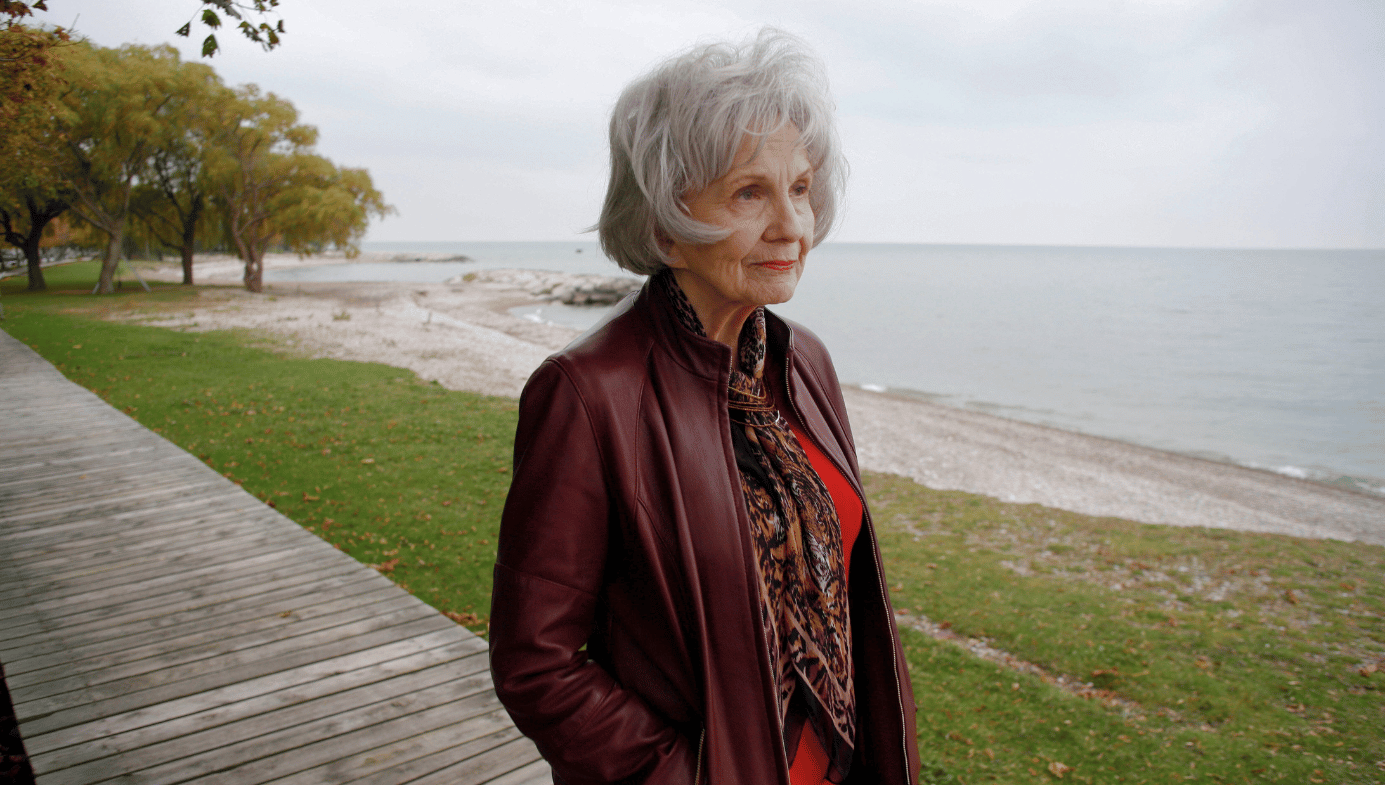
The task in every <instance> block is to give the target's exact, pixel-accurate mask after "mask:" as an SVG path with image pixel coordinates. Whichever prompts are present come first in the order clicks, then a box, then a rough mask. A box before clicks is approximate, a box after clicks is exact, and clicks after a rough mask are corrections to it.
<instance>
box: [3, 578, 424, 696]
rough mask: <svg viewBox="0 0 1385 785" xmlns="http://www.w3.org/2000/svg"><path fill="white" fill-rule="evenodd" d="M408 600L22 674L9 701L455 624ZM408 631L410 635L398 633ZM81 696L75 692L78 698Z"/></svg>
mask: <svg viewBox="0 0 1385 785" xmlns="http://www.w3.org/2000/svg"><path fill="white" fill-rule="evenodd" d="M411 599H412V598H410V597H404V598H401V600H402V601H403V602H402V603H401V604H400V605H397V606H395V609H393V610H391V611H390V612H388V613H385V614H383V615H381V616H377V617H361V616H359V615H358V616H355V617H354V618H353V619H352V620H351V621H348V622H347V623H344V624H338V625H337V626H335V627H332V628H330V629H326V630H314V631H311V632H308V633H306V634H302V635H292V634H289V633H287V632H286V633H285V635H284V636H282V637H279V638H277V639H271V640H269V641H268V642H263V640H262V639H258V640H256V641H255V643H256V644H258V645H253V646H247V647H244V648H240V647H232V648H231V650H230V651H219V650H218V649H217V648H216V647H204V648H200V649H192V650H186V651H178V650H174V651H169V652H167V653H165V654H163V655H160V656H158V657H148V658H146V659H142V660H139V661H137V662H130V663H123V664H120V665H116V666H113V667H110V668H106V669H104V670H101V671H95V672H89V673H79V674H75V675H70V676H66V677H60V678H48V677H49V676H50V674H47V673H40V674H35V673H21V674H19V675H18V676H16V677H15V678H13V679H9V678H7V679H6V682H7V683H8V685H9V688H10V699H11V701H13V703H14V706H15V709H16V710H18V709H19V707H20V706H21V705H23V704H26V703H30V702H37V701H40V700H43V699H45V698H59V697H60V696H63V695H65V694H66V695H71V694H72V693H74V692H77V693H80V694H81V695H95V694H104V690H106V689H126V688H128V687H129V686H134V685H138V686H144V685H152V684H156V683H167V682H169V681H175V680H183V679H192V678H197V677H199V676H204V675H216V674H220V673H221V672H223V671H224V670H225V669H228V668H235V667H239V666H243V665H248V664H251V663H254V662H262V661H264V660H272V659H275V658H277V657H279V656H280V655H283V654H288V653H292V652H297V651H303V650H308V651H314V650H316V649H317V648H318V647H319V646H325V645H328V644H331V643H334V642H338V641H341V640H344V639H351V638H356V637H358V636H366V635H369V634H370V633H377V632H380V631H382V630H389V629H391V628H395V627H399V628H408V629H409V630H410V631H413V630H419V631H424V630H426V631H428V632H431V631H433V630H434V629H439V628H441V627H445V626H447V625H448V624H450V622H448V621H447V620H445V619H443V618H442V617H441V616H438V615H437V614H436V613H433V612H432V611H431V609H430V608H428V607H427V606H423V605H422V604H421V603H413V602H409V600H411ZM396 634H408V633H396ZM78 697H79V696H73V698H74V699H77V698H78Z"/></svg>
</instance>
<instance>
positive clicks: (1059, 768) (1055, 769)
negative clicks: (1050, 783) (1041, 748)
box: [1048, 760, 1072, 780]
mask: <svg viewBox="0 0 1385 785" xmlns="http://www.w3.org/2000/svg"><path fill="white" fill-rule="evenodd" d="M1070 771H1072V767H1071V766H1067V765H1064V764H1062V763H1059V762H1058V761H1056V760H1055V761H1053V762H1052V763H1050V764H1048V773H1049V774H1052V775H1053V776H1055V777H1057V778H1058V779H1060V780H1061V779H1062V778H1063V775H1064V774H1067V773H1068V772H1070Z"/></svg>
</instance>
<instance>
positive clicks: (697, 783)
mask: <svg viewBox="0 0 1385 785" xmlns="http://www.w3.org/2000/svg"><path fill="white" fill-rule="evenodd" d="M706 742H707V726H705V725H704V726H702V734H701V735H700V736H698V737H697V768H696V769H694V770H693V785H702V749H703V746H702V745H704V744H706Z"/></svg>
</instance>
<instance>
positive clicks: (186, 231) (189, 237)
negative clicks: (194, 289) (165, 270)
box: [182, 195, 204, 286]
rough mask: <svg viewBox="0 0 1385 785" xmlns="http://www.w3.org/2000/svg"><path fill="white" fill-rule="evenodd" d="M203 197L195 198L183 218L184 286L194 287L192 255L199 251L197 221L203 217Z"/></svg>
mask: <svg viewBox="0 0 1385 785" xmlns="http://www.w3.org/2000/svg"><path fill="white" fill-rule="evenodd" d="M203 205H204V202H203V201H202V197H201V196H200V195H199V196H195V197H193V200H192V205H191V209H189V210H188V214H187V215H186V216H183V246H182V251H183V285H184V286H192V255H193V252H194V251H195V250H196V249H197V219H198V218H201V217H202V207H203Z"/></svg>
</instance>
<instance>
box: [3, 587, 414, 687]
mask: <svg viewBox="0 0 1385 785" xmlns="http://www.w3.org/2000/svg"><path fill="white" fill-rule="evenodd" d="M399 602H400V598H399V593H398V592H397V591H393V587H379V588H375V589H373V590H367V591H365V592H361V593H357V594H334V595H331V598H330V599H327V600H326V601H324V602H319V603H314V604H311V605H307V606H303V607H298V608H288V609H285V610H280V609H279V608H280V607H282V606H275V607H262V608H257V609H254V610H252V611H249V612H246V613H243V614H241V615H240V617H239V618H238V619H235V620H223V621H222V622H221V623H218V624H215V625H211V626H204V625H200V624H199V625H183V626H180V627H178V628H176V629H174V630H159V631H158V632H159V634H157V635H149V636H143V637H142V638H141V639H137V640H129V639H128V638H121V639H116V640H115V641H109V640H107V641H100V642H97V643H95V644H93V645H88V646H84V647H74V648H70V649H67V650H64V651H60V652H56V653H54V654H50V655H47V656H42V657H29V658H27V659H23V660H16V661H15V663H14V666H13V668H11V666H10V664H8V663H7V664H6V665H5V673H6V675H8V676H11V677H13V676H18V675H20V674H31V673H32V674H34V678H42V677H43V673H44V672H45V671H48V672H50V673H52V674H53V675H54V676H55V677H57V676H65V675H68V674H76V673H82V672H84V671H90V670H106V669H109V668H111V667H114V666H116V665H119V664H123V663H129V662H137V661H139V660H142V659H145V658H148V657H156V656H159V655H161V654H163V653H165V652H167V651H169V650H170V649H174V650H178V651H197V650H198V649H200V648H202V647H214V648H215V649H216V650H217V651H227V650H230V649H232V648H233V647H242V646H250V645H253V644H254V643H255V642H256V641H263V640H277V639H279V638H281V637H283V636H284V635H285V634H286V633H287V632H288V631H289V630H290V629H291V631H292V632H293V633H294V634H299V635H301V634H303V633H304V632H306V631H309V630H315V629H324V628H327V627H332V626H336V624H337V623H338V622H339V621H340V620H341V619H353V618H357V617H359V616H360V615H361V614H363V613H364V614H372V615H373V614H379V613H382V612H385V611H387V610H389V609H391V608H392V607H395V606H398V604H399Z"/></svg>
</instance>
